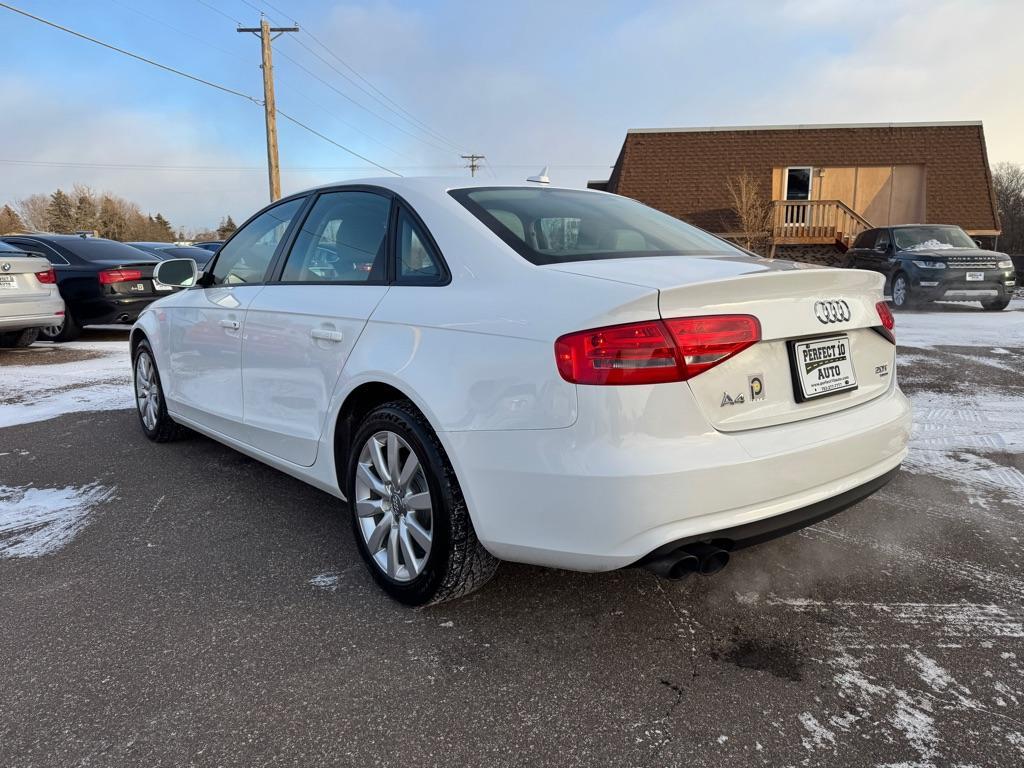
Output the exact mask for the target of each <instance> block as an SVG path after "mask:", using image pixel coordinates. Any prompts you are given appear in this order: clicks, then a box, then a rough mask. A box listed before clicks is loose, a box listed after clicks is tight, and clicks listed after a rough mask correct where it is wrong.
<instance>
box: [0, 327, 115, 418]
mask: <svg viewBox="0 0 1024 768" xmlns="http://www.w3.org/2000/svg"><path fill="white" fill-rule="evenodd" d="M60 349H61V350H65V349H67V350H72V351H74V350H81V351H87V352H94V353H98V354H97V355H96V356H95V357H90V358H87V359H84V360H75V361H74V362H64V363H45V364H39V365H6V364H5V365H4V367H3V376H0V427H10V426H13V425H15V424H28V423H30V422H33V421H44V420H46V419H52V418H54V417H56V416H62V415H64V414H66V413H74V412H78V411H107V410H117V409H122V408H134V407H135V401H134V395H133V393H132V385H131V361H130V359H129V352H128V345H127V344H126V343H124V342H116V343H103V342H73V343H71V344H64V345H61V347H60Z"/></svg>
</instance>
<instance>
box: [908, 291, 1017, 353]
mask: <svg viewBox="0 0 1024 768" xmlns="http://www.w3.org/2000/svg"><path fill="white" fill-rule="evenodd" d="M940 307H941V308H942V309H947V307H948V310H947V311H936V310H938V309H939V308H940ZM896 339H897V341H898V343H899V345H900V346H901V347H924V348H928V349H930V348H934V347H937V346H965V347H972V346H973V347H1024V299H1014V300H1013V301H1011V302H1010V306H1008V307H1007V308H1006V309H1004V310H1003V311H1002V312H984V311H981V310H976V309H974V308H973V307H971V308H968V307H967V306H965V305H959V304H950V305H944V304H936V305H934V307H933V308H932V309H931V310H929V311H923V312H901V313H899V314H897V315H896Z"/></svg>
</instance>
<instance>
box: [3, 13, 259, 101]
mask: <svg viewBox="0 0 1024 768" xmlns="http://www.w3.org/2000/svg"><path fill="white" fill-rule="evenodd" d="M0 8H6V9H7V10H8V11H13V12H14V13H18V14H21V15H22V16H25V17H26V18H29V19H32V20H33V21H38V22H40V23H41V24H45V25H46V26H48V27H53V28H54V29H59V30H60V31H61V32H67V33H68V34H69V35H74V36H75V37H78V38H81V39H82V40H87V41H89V42H90V43H95V44H96V45H99V46H102V47H104V48H108V49H109V50H111V51H116V52H117V53H122V54H124V55H125V56H130V57H131V58H133V59H137V60H138V61H141V62H144V63H146V64H149V65H151V66H154V67H156V68H158V69H162V70H164V71H166V72H171V73H172V74H175V75H180V76H181V77H185V78H188V79H189V80H193V81H195V82H197V83H202V84H203V85H206V86H209V87H210V88H216V89H217V90H218V91H223V92H224V93H230V94H231V95H232V96H239V97H241V98H243V99H246V100H248V101H251V102H252V103H254V104H262V102H261V101H260V100H259V99H257V98H255V97H254V96H250V95H249V94H247V93H242V92H241V91H236V90H235V89H234V88H228V87H227V86H226V85H219V84H217V83H213V82H210V81H209V80H204V79H203V78H201V77H197V76H196V75H190V74H189V73H188V72H182V71H181V70H180V69H175V68H174V67H169V66H167V65H166V64H161V63H160V62H158V61H153V60H152V59H147V58H146V57H145V56H140V55H139V54H137V53H132V52H131V51H126V50H125V49H124V48H118V47H117V46H116V45H111V44H110V43H105V42H103V41H102V40H97V39H96V38H95V37H89V35H86V34H83V33H81V32H76V31H75V30H73V29H69V28H68V27H63V26H61V25H60V24H57V23H56V22H53V21H48V20H47V19H44V18H42V17H41V16H35V15H33V14H31V13H29V12H28V11H23V10H21V8H15V7H14V6H13V5H8V4H7V3H3V2H0Z"/></svg>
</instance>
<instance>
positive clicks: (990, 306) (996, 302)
mask: <svg viewBox="0 0 1024 768" xmlns="http://www.w3.org/2000/svg"><path fill="white" fill-rule="evenodd" d="M981 306H982V307H984V308H985V309H986V310H988V311H989V312H999V311H1000V310H1003V309H1006V308H1007V307H1008V306H1010V297H1009V296H1005V297H1003V298H1001V299H991V300H989V301H983V302H981Z"/></svg>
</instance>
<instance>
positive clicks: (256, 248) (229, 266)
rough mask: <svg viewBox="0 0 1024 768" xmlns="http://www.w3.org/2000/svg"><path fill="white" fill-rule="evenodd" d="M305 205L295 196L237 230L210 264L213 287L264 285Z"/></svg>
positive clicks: (302, 199)
mask: <svg viewBox="0 0 1024 768" xmlns="http://www.w3.org/2000/svg"><path fill="white" fill-rule="evenodd" d="M305 202H306V198H304V197H298V198H295V199H294V200H289V201H288V202H286V203H281V204H280V205H275V206H274V207H273V208H270V209H268V210H266V211H264V212H263V213H261V214H260V215H259V216H257V217H256V218H255V219H253V220H252V221H250V222H249V223H248V224H246V225H244V226H243V227H242V228H241V229H240V230H238V232H236V233H235V236H234V237H232V238H231V240H230V241H228V242H227V243H226V244H225V245H224V247H223V248H221V249H220V250H219V251H218V252H217V263H216V264H214V265H213V282H214V284H215V285H225V284H227V285H234V284H236V283H261V282H263V278H264V277H265V276H266V272H267V267H269V266H270V260H271V259H273V258H274V254H275V253H276V252H277V246H278V245H279V244H280V243H281V240H283V239H284V235H285V233H286V232H287V231H288V225H289V224H291V221H292V219H294V218H295V214H297V213H298V212H299V209H301V208H302V206H303V204H304V203H305Z"/></svg>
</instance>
